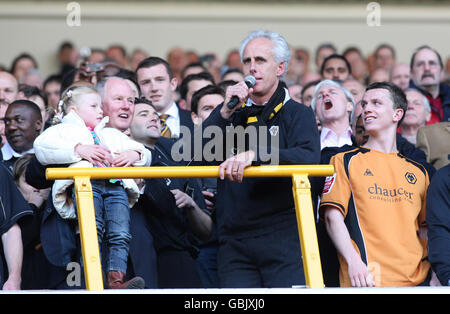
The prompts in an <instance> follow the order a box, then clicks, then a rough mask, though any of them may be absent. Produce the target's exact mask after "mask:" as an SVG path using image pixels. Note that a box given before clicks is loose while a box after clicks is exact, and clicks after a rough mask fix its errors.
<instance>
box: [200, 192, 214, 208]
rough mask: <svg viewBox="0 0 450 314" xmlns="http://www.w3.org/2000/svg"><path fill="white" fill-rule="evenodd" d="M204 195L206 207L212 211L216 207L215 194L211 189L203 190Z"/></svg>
mask: <svg viewBox="0 0 450 314" xmlns="http://www.w3.org/2000/svg"><path fill="white" fill-rule="evenodd" d="M202 194H203V197H204V198H205V204H206V209H208V210H209V211H212V210H213V209H214V208H215V207H216V204H215V195H214V193H212V192H209V191H202Z"/></svg>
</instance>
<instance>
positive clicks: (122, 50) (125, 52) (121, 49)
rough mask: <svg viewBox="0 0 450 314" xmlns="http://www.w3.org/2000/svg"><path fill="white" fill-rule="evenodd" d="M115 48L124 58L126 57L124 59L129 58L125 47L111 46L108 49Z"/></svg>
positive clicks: (119, 45)
mask: <svg viewBox="0 0 450 314" xmlns="http://www.w3.org/2000/svg"><path fill="white" fill-rule="evenodd" d="M113 48H118V49H119V50H120V52H121V53H122V56H124V57H126V56H127V50H126V49H125V46H124V45H121V44H113V45H110V46H109V47H108V48H107V49H113Z"/></svg>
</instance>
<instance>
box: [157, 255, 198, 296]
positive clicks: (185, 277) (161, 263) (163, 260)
mask: <svg viewBox="0 0 450 314" xmlns="http://www.w3.org/2000/svg"><path fill="white" fill-rule="evenodd" d="M157 256H158V286H159V288H202V282H201V280H200V276H199V274H198V272H197V266H196V263H195V260H194V259H193V258H192V256H191V254H190V253H189V252H188V251H181V250H172V249H165V250H161V251H158V252H157Z"/></svg>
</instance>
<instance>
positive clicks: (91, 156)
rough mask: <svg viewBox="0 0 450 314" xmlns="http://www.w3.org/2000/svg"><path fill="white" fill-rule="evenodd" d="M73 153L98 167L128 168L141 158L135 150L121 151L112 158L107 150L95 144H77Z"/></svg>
mask: <svg viewBox="0 0 450 314" xmlns="http://www.w3.org/2000/svg"><path fill="white" fill-rule="evenodd" d="M75 153H77V154H78V155H79V156H80V157H81V158H82V159H84V160H87V161H89V162H90V163H92V164H93V165H94V166H98V167H101V166H107V167H129V166H131V165H132V164H133V163H135V162H136V161H138V160H139V159H140V158H141V156H140V154H139V153H138V152H137V151H135V150H126V151H123V152H121V153H119V154H118V155H117V156H116V157H115V158H113V156H112V154H111V151H110V150H109V149H107V148H106V147H103V146H101V145H95V144H94V145H83V144H78V145H76V146H75Z"/></svg>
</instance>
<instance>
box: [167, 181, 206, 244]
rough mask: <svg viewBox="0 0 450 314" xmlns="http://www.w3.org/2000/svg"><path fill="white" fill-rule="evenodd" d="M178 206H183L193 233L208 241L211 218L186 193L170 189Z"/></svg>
mask: <svg viewBox="0 0 450 314" xmlns="http://www.w3.org/2000/svg"><path fill="white" fill-rule="evenodd" d="M171 192H172V194H173V196H174V197H175V203H176V205H177V207H178V208H184V209H185V211H186V215H187V217H188V221H189V225H190V227H191V229H192V231H193V232H194V234H195V235H196V236H197V237H198V238H199V239H200V240H202V241H208V240H209V237H210V236H211V230H212V219H211V217H210V216H209V215H208V214H207V213H205V212H204V211H203V210H201V208H200V207H199V206H198V205H197V203H195V201H194V200H193V199H192V198H191V197H190V196H189V195H187V194H186V193H184V192H182V191H180V190H177V189H175V190H171Z"/></svg>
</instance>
